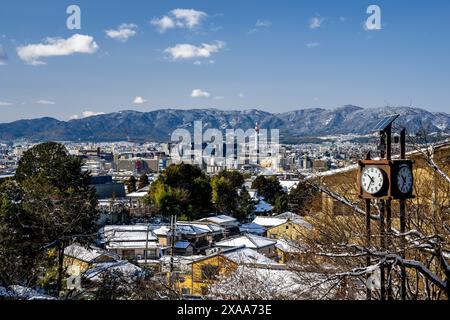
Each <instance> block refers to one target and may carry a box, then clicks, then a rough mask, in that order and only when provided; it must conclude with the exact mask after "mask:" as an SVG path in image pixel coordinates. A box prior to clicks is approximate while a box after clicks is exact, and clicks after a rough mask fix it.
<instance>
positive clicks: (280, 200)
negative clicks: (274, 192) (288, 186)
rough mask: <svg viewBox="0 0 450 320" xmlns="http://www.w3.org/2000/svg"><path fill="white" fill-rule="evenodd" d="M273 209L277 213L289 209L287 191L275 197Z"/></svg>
mask: <svg viewBox="0 0 450 320" xmlns="http://www.w3.org/2000/svg"><path fill="white" fill-rule="evenodd" d="M273 209H274V211H275V212H277V213H283V212H286V211H287V210H288V209H289V195H288V194H286V193H282V194H279V195H278V196H277V197H276V198H275V204H274V207H273Z"/></svg>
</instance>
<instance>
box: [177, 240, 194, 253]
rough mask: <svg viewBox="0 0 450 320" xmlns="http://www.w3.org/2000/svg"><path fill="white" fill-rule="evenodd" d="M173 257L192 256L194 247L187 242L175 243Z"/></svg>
mask: <svg viewBox="0 0 450 320" xmlns="http://www.w3.org/2000/svg"><path fill="white" fill-rule="evenodd" d="M173 248H174V255H177V256H192V255H193V254H194V245H193V244H192V243H190V242H189V241H186V240H182V241H177V242H175V244H174V247H173Z"/></svg>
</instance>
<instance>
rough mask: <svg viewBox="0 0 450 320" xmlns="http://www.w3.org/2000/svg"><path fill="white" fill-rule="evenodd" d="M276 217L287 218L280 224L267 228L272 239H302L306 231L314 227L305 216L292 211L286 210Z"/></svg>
mask: <svg viewBox="0 0 450 320" xmlns="http://www.w3.org/2000/svg"><path fill="white" fill-rule="evenodd" d="M274 219H281V220H282V219H285V222H283V223H282V224H279V225H275V226H271V227H268V228H267V234H266V235H267V237H268V238H270V239H285V240H292V241H295V240H297V241H298V240H301V238H302V236H304V235H305V232H307V231H309V230H311V229H312V225H311V224H310V223H309V222H308V221H306V220H305V218H303V217H301V216H299V215H296V214H295V213H292V212H285V213H282V214H280V215H277V216H275V217H274Z"/></svg>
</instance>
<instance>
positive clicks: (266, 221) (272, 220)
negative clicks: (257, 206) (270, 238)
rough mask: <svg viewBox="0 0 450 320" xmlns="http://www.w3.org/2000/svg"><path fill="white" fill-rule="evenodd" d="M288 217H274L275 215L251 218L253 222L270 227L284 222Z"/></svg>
mask: <svg viewBox="0 0 450 320" xmlns="http://www.w3.org/2000/svg"><path fill="white" fill-rule="evenodd" d="M287 221H288V219H286V218H276V217H256V218H255V219H254V220H253V223H254V224H257V225H260V226H263V227H266V228H270V227H276V226H279V225H282V224H283V223H286V222H287Z"/></svg>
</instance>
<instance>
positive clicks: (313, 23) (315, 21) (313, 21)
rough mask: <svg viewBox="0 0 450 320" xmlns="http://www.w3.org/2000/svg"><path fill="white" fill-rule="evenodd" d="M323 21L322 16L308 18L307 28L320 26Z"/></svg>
mask: <svg viewBox="0 0 450 320" xmlns="http://www.w3.org/2000/svg"><path fill="white" fill-rule="evenodd" d="M324 21H325V19H323V18H319V17H314V18H311V19H309V28H310V29H317V28H320V27H321V26H322V23H323V22H324Z"/></svg>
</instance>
